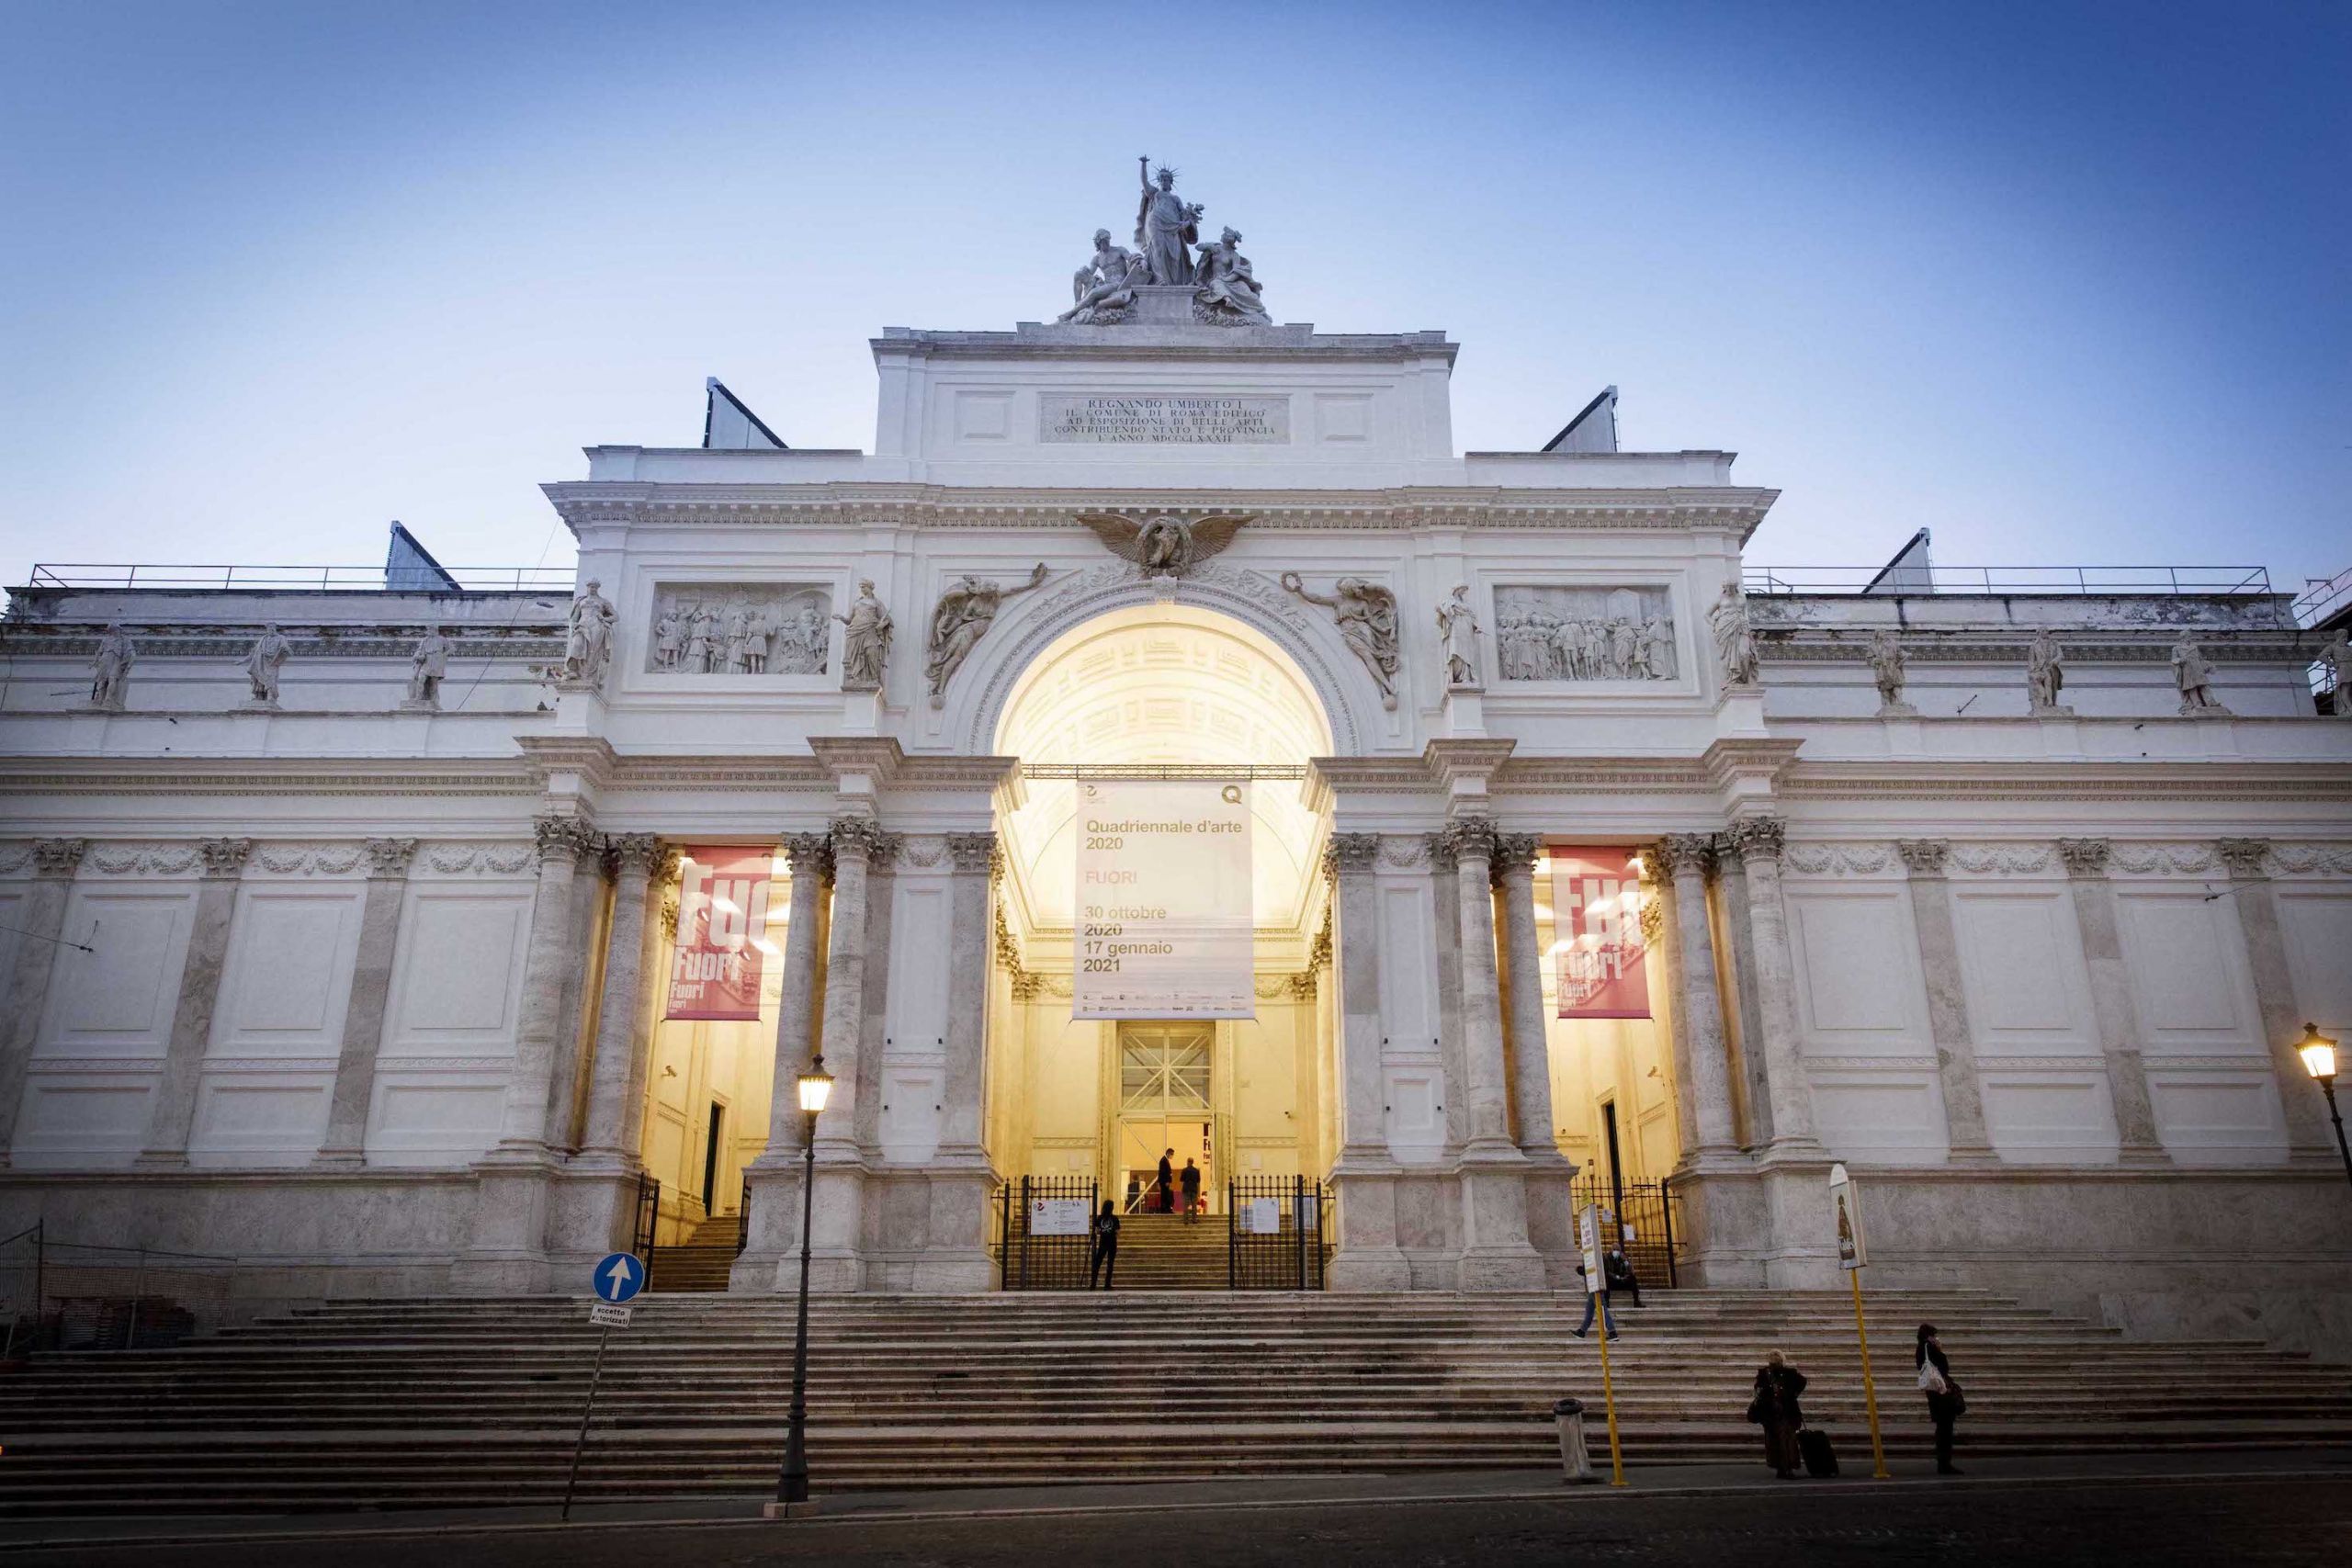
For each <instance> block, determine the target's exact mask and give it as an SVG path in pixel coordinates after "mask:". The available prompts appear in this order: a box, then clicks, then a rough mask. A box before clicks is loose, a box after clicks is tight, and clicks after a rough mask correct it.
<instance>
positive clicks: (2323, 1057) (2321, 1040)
mask: <svg viewBox="0 0 2352 1568" xmlns="http://www.w3.org/2000/svg"><path fill="white" fill-rule="evenodd" d="M2295 1054H2296V1055H2299V1056H2301V1057H2302V1059H2303V1071H2305V1072H2307V1073H2309V1074H2311V1076H2312V1077H2315V1078H2317V1079H2318V1080H2319V1081H2320V1082H2322V1083H2334V1082H2335V1041H2333V1040H2330V1039H2329V1038H2328V1037H2327V1036H2326V1035H2324V1034H2322V1033H2321V1032H2319V1026H2318V1025H2317V1024H2314V1023H2306V1024H2304V1025H2303V1037H2302V1038H2301V1040H2298V1041H2296V1042H2295Z"/></svg>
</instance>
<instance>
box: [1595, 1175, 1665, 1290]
mask: <svg viewBox="0 0 2352 1568" xmlns="http://www.w3.org/2000/svg"><path fill="white" fill-rule="evenodd" d="M1573 1191H1574V1199H1573V1201H1574V1202H1575V1205H1576V1210H1575V1212H1576V1213H1583V1212H1584V1210H1585V1207H1586V1205H1588V1204H1592V1203H1598V1204H1599V1205H1600V1212H1601V1214H1602V1216H1603V1227H1604V1228H1603V1231H1602V1235H1603V1236H1604V1238H1605V1240H1606V1241H1608V1242H1613V1243H1614V1245H1616V1246H1617V1247H1621V1248H1623V1251H1624V1254H1625V1261H1626V1262H1628V1263H1630V1264H1632V1265H1633V1266H1634V1279H1636V1280H1640V1281H1641V1286H1642V1289H1644V1290H1645V1291H1648V1290H1657V1289H1671V1288H1672V1287H1673V1286H1674V1285H1675V1284H1676V1283H1678V1281H1677V1280H1676V1279H1675V1266H1674V1253H1675V1246H1674V1208H1675V1205H1676V1204H1677V1203H1679V1201H1681V1200H1680V1199H1679V1198H1677V1197H1676V1196H1675V1194H1674V1190H1673V1189H1672V1188H1670V1187H1668V1185H1667V1184H1666V1183H1665V1182H1663V1181H1628V1182H1624V1183H1623V1184H1621V1185H1615V1186H1612V1185H1611V1183H1610V1182H1608V1181H1605V1180H1603V1179H1600V1178H1599V1177H1582V1178H1579V1179H1577V1182H1576V1183H1575V1185H1574V1189H1573ZM1611 1221H1613V1222H1614V1223H1615V1224H1616V1225H1617V1227H1618V1228H1617V1229H1616V1230H1615V1231H1613V1232H1612V1231H1610V1230H1608V1229H1607V1228H1606V1226H1607V1224H1609V1223H1610V1222H1611Z"/></svg>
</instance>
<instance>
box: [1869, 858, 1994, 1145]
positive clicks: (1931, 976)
mask: <svg viewBox="0 0 2352 1568" xmlns="http://www.w3.org/2000/svg"><path fill="white" fill-rule="evenodd" d="M1894 851H1895V853H1897V854H1899V855H1901V856H1902V857H1903V866H1904V870H1905V873H1906V874H1908V877H1909V882H1908V885H1907V886H1908V891H1909V893H1910V897H1911V924H1912V927H1913V929H1914V930H1916V931H1917V932H1918V934H1919V968H1920V973H1921V974H1922V975H1923V976H1926V978H1927V987H1928V1033H1929V1035H1930V1037H1932V1038H1933V1039H1934V1041H1935V1044H1936V1075H1937V1077H1938V1078H1939V1081H1940V1083H1941V1086H1942V1089H1943V1100H1944V1125H1945V1128H1946V1129H1947V1136H1948V1138H1949V1141H1950V1144H1951V1156H1950V1157H1951V1162H1952V1163H1953V1164H1954V1165H1985V1164H1989V1163H1991V1162H1992V1161H1993V1160H1994V1159H1995V1158H1996V1156H1995V1155H1994V1153H1993V1143H1992V1139H1991V1138H1990V1137H1989V1136H1987V1135H1986V1133H1985V1090H1984V1087H1983V1085H1982V1084H1981V1083H1980V1082H1979V1081H1978V1079H1977V1077H1976V1037H1975V1035H1974V1033H1973V1032H1972V1031H1971V1030H1970V1028H1969V1022H1968V990H1967V987H1966V985H1965V984H1964V982H1963V981H1962V976H1961V969H1960V937H1959V933H1958V932H1957V931H1955V930H1954V929H1953V926H1952V915H1951V878H1950V877H1948V876H1947V875H1946V874H1944V863H1945V862H1946V861H1947V860H1948V859H1949V858H1950V857H1951V845H1950V844H1949V843H1946V842H1945V841H1944V840H1941V839H1905V840H1902V841H1901V842H1900V843H1897V844H1896V845H1895V846H1894Z"/></svg>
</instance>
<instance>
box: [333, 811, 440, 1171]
mask: <svg viewBox="0 0 2352 1568" xmlns="http://www.w3.org/2000/svg"><path fill="white" fill-rule="evenodd" d="M415 854H416V840H414V839H370V840H368V891H367V894H366V897H365V900H364V901H363V902H362V903H361V905H360V908H359V956H358V958H357V959H356V961H355V962H354V963H353V964H352V969H351V999H350V1000H349V1001H348V1002H347V1003H345V1007H344V1010H343V1044H342V1047H341V1049H340V1050H339V1051H338V1052H337V1054H336V1058H335V1064H334V1093H333V1095H332V1097H331V1098H330V1099H329V1100H328V1104H327V1132H326V1137H325V1138H324V1140H322V1142H321V1143H320V1145H319V1152H318V1154H317V1156H315V1157H314V1158H313V1159H312V1160H311V1164H313V1165H318V1166H326V1167H330V1168H344V1169H351V1170H356V1169H358V1168H361V1167H363V1166H365V1165H366V1164H367V1163H368V1110H369V1108H370V1107H371V1105H372V1104H373V1102H374V1100H375V1098H376V1053H377V1052H378V1051H379V1050H380V1049H381V1048H382V1046H383V1043H384V1004H385V1002H386V1001H387V1000H389V999H390V996H391V994H392V944H393V943H394V942H396V941H397V940H398V939H399V936H400V929H401V901H402V899H404V898H405V897H407V894H408V867H409V862H410V861H411V860H412V859H413V858H414V857H415Z"/></svg>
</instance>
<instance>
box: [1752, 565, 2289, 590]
mask: <svg viewBox="0 0 2352 1568" xmlns="http://www.w3.org/2000/svg"><path fill="white" fill-rule="evenodd" d="M1740 586H1741V587H1742V588H1744V589H1745V590H1746V591H1747V592H1750V593H1863V592H1877V593H1880V594H1888V595H1892V594H1895V593H1906V594H1917V593H1978V594H2002V593H2064V594H2073V595H2077V596H2079V595H2084V594H2099V593H2132V594H2141V593H2161V594H2167V595H2171V596H2174V597H2199V596H2207V595H2212V596H2221V597H2237V596H2249V597H2253V596H2261V595H2265V594H2268V593H2270V592H2272V589H2271V586H2270V570H2269V569H2268V568H2267V567H2259V566H1939V567H1925V568H1923V567H1903V568H1899V569H1896V570H1895V571H1894V573H1893V574H1892V575H1890V574H1889V572H1888V569H1886V568H1884V567H1869V566H1770V567H1767V566H1751V567H1747V568H1745V569H1744V570H1742V571H1741V573H1740Z"/></svg>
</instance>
